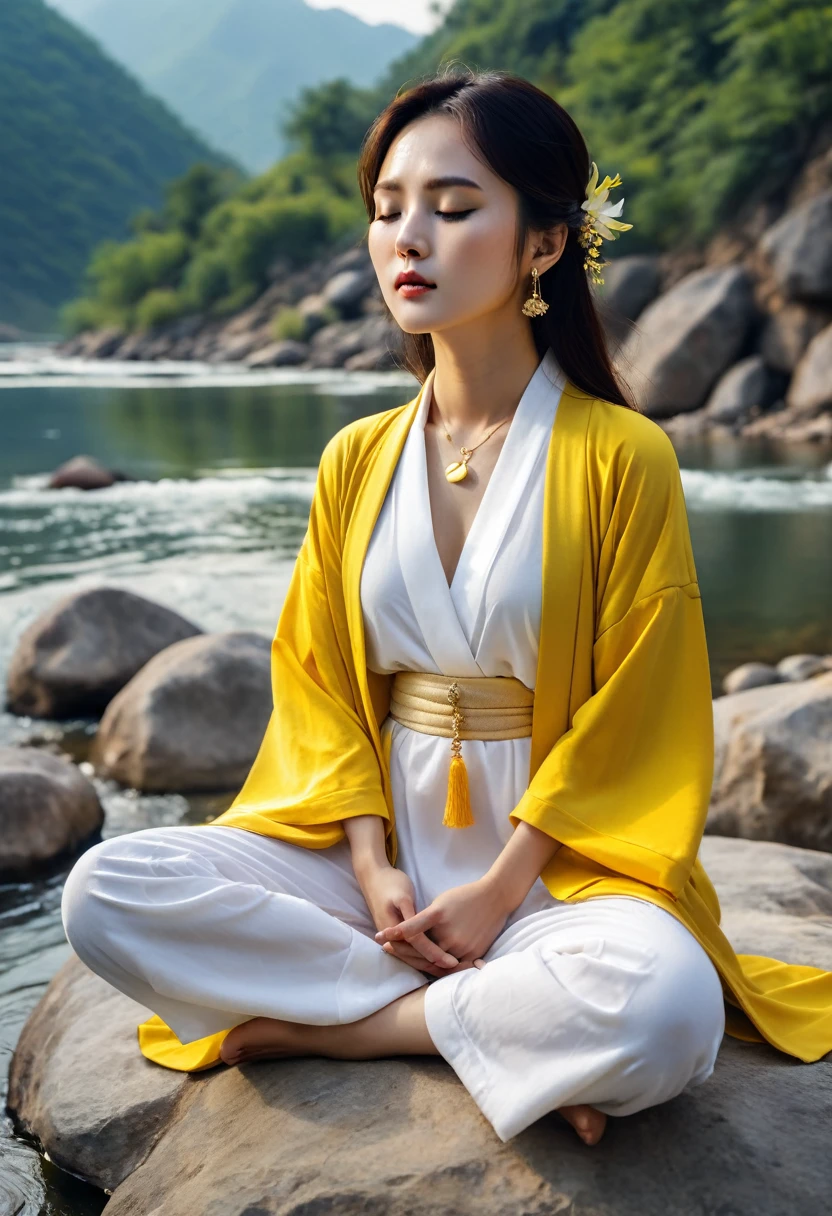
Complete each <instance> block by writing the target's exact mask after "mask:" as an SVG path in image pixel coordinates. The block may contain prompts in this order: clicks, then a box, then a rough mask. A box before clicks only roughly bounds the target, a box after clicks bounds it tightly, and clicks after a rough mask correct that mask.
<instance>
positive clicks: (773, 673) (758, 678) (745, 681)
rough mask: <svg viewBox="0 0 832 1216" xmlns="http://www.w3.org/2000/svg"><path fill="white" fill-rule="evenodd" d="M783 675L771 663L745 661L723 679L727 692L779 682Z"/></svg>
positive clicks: (723, 689)
mask: <svg viewBox="0 0 832 1216" xmlns="http://www.w3.org/2000/svg"><path fill="white" fill-rule="evenodd" d="M783 678H784V677H783V676H782V675H781V674H780V672H779V671H778V670H777V668H776V667H773V666H772V665H771V663H743V664H742V665H741V666H740V667H735V668H734V669H733V671H729V672H728V675H727V676H726V677H725V679H724V680H723V681H722V691H723V692H726V693H732V692H745V690H746V689H747V688H763V687H764V686H765V685H766V684H779V683H780V682H781V681H782V680H783Z"/></svg>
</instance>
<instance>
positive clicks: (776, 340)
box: [760, 303, 832, 372]
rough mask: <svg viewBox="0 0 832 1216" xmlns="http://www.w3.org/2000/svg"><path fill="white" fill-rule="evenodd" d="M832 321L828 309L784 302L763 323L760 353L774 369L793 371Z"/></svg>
mask: <svg viewBox="0 0 832 1216" xmlns="http://www.w3.org/2000/svg"><path fill="white" fill-rule="evenodd" d="M830 321H832V316H830V314H829V312H828V311H825V310H821V309H818V308H810V307H809V306H808V305H806V304H795V303H791V304H784V305H783V307H782V308H780V309H779V310H778V311H777V312H776V313H774V314H773V315H772V316H770V317H769V318H768V320H767V321H766V323H765V325H764V326H763V331H762V334H761V335H760V354H761V355H762V356H763V358H764V359H765V361H766V363H767V365H768V366H769V367H770V368H772V369H773V370H774V371H779V372H793V371H794V369H795V368H796V367H797V364H798V362H799V361H800V356H801V355H802V354H803V352H804V351H805V349H806V347H807V346H808V345H809V343H810V342H811V341H812V339H813V338H814V337H815V336H816V335H817V334H819V333H820V331H821V330H822V329H825V328H826V326H827V325H829V323H830Z"/></svg>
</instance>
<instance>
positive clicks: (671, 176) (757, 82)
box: [70, 0, 832, 328]
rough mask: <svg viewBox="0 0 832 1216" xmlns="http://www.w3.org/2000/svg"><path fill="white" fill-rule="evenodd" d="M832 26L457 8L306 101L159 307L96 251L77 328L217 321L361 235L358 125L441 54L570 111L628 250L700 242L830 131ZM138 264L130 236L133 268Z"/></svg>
mask: <svg viewBox="0 0 832 1216" xmlns="http://www.w3.org/2000/svg"><path fill="white" fill-rule="evenodd" d="M831 19H832V6H830V4H829V3H828V2H824V0H729V2H728V3H726V2H725V0H698V3H697V4H696V5H691V4H689V3H682V0H457V3H456V5H455V6H454V8H453V9H452V10H451V11H450V13H449V14H448V16H447V17H446V19H445V21H444V23H443V24H442V26H441V27H440V28H439V29H438V30H437V31H436V32H435V33H433V34H432V35H430V36H429V37H427V38H425V39H423V40H422V41H421V42H420V43H419V45H418V46H417V47H416V48H415V49H414V50H413V51H412V52H410V53H408V54H407V55H406V56H405V57H404V58H402V59H400V60H398V61H397V62H396V63H394V64H393V66H392V67H391V68H390V70H389V72H388V73H387V75H386V77H384V78H383V80H382V83H381V84H380V85H378V86H377V87H375V88H372V89H366V90H361V89H357V88H355V87H354V86H352V85H350V84H348V83H347V82H344V81H342V82H335V83H332V84H328V85H325V86H321V87H319V88H316V89H312V90H307V91H305V92H304V93H303V95H302V96H301V99H300V101H299V102H298V104H297V105H296V106H295V109H294V113H293V117H292V120H291V122H290V123H289V126H288V133H289V135H290V136H291V137H292V138H293V140H294V143H295V146H296V151H295V152H294V153H293V154H292V156H291V157H289V158H287V159H286V160H284V161H282V162H281V163H280V164H279V165H278V166H277V167H276V168H275V169H273V170H271V171H270V172H269V173H267V174H264V175H263V176H262V177H260V178H258V179H256V181H254V182H251V183H248V184H247V185H246V186H245V187H244V188H243V190H242V191H241V192H240V193H239V194H238V195H236V196H234V197H232V198H230V199H226V200H225V201H224V202H223V203H222V204H221V206H220V207H219V208H217V210H216V211H215V212H213V213H208V214H206V215H205V217H204V221H203V222H202V223H201V225H200V229H199V231H198V232H197V233H196V234H195V235H194V236H193V237H192V238H190V253H189V255H188V258H187V260H186V261H185V262H183V263H182V264H181V266H180V267H179V268H178V269H177V270H176V272H175V273H173V274H171V273H167V274H166V277H165V278H164V279H163V280H160V281H159V282H157V283H156V284H154V285H153V286H151V287H148V288H147V289H146V290H147V292H156V291H161V292H162V294H161V295H158V294H156V295H154V296H153V297H152V299H151V300H150V302H148V301H147V300H146V299H145V296H144V295H136V294H135V291H133V290H125V287H126V286H127V285H126V282H125V278H124V275H123V272H122V269H121V262H120V261H119V259H120V258H121V259H124V258H126V257H127V256H128V255H127V251H126V250H124V251H122V252H121V253H119V254H118V256H116V254H115V251H113V250H110V251H105V252H104V253H103V254H102V255H101V256H100V257H99V258H98V259H97V261H96V263H95V265H94V267H93V276H92V283H91V292H90V295H89V297H88V298H87V299H86V300H84V301H83V302H82V304H81V305H79V306H78V307H76V308H75V309H74V310H73V312H72V315H71V318H70V320H71V323H72V327H73V328H77V327H78V326H79V325H82V324H84V325H100V324H105V323H111V322H112V323H116V324H119V325H122V326H127V327H136V326H141V325H142V324H143V323H150V322H152V321H158V320H163V319H167V318H170V317H175V316H179V315H182V314H186V313H194V312H198V313H201V314H207V315H211V314H212V313H214V314H219V315H222V314H227V313H228V312H229V311H233V310H234V309H235V308H238V307H243V306H244V305H245V304H246V303H248V302H249V301H250V300H251V299H252V298H254V296H256V294H257V293H258V291H259V290H261V289H262V288H263V287H264V286H265V283H266V281H267V276H268V265H269V261H270V260H271V259H274V258H275V257H279V256H286V257H288V258H290V259H292V258H293V259H294V260H296V261H297V260H298V259H301V260H302V259H303V258H304V257H311V256H315V255H316V254H317V253H319V252H320V250H321V243H322V241H324V240H326V239H329V238H332V239H335V238H336V237H338V236H340V235H343V234H344V233H346V232H347V231H348V230H349V229H350V226H351V225H352V227H353V230H354V231H355V232H356V233H357V232H359V231H360V230H361V228H362V225H363V223H364V222H365V221H364V220H363V218H362V211H361V208H360V205H359V202H358V196H357V191H356V187H355V172H354V162H355V155H356V152H357V151H358V148H359V145H360V142H361V138H362V135H363V133H364V131H365V130H366V128H367V126H368V125H369V123H370V122H371V120H372V118H373V117H374V115H375V114H376V113H377V112H378V110H379V109H380V108H381V107H382V106H383V105H384V104H385V103H386V102H387V101H388V100H389V99H390V97H391V96H393V95H394V94H395V92H396V91H397V90H398V89H399V88H401V87H402V86H403V85H405V84H406V83H407V82H413V81H415V80H417V79H418V78H419V77H420V76H422V75H423V74H425V73H429V72H433V71H435V70H436V69H437V68H438V67H440V66H441V65H442V64H443V63H446V62H448V61H451V60H457V61H462V62H464V63H466V64H467V65H469V66H471V67H475V68H489V67H495V68H503V69H507V70H510V71H515V72H519V73H520V74H522V75H524V76H526V77H528V78H529V79H531V80H533V81H534V82H535V83H537V84H539V85H540V86H541V87H543V88H545V89H546V90H547V91H549V92H550V93H551V94H552V95H553V96H555V97H556V98H557V99H558V100H559V101H561V102H562V103H563V104H564V105H565V106H566V107H567V108H568V109H569V110H570V112H571V113H572V114H573V115H574V117H575V118H576V120H577V121H578V123H579V125H580V126H581V128H582V130H583V132H584V134H585V135H586V138H587V142H588V144H589V148H590V154H591V156H592V157H593V159H594V160H596V161H597V163H598V165H599V168H600V170H601V173H602V174H603V173H606V172H611V173H615V172H616V171H617V172H620V174H621V176H622V179H623V181H624V192H623V193H624V195H625V196H626V200H627V219H628V221H630V222H632V223H633V224H634V225H635V227H634V229H633V230H632V232H630V233H628V234H627V243H626V252H627V253H635V252H639V251H646V250H653V251H661V250H667V249H670V248H673V249H684V248H685V247H686V246H690V247H696V246H701V245H702V244H703V243H704V242H706V241H707V240H708V239H709V238H710V237H711V236H712V235H713V234H714V233H715V232H716V231H717V230H719V229H720V228H721V226H723V225H725V224H730V223H733V222H738V221H741V220H742V218H743V217H744V216H747V215H748V213H749V212H750V210H751V208H752V207H753V206H754V205H755V204H756V203H758V202H759V201H760V200H764V199H765V200H769V199H774V200H776V199H777V198H778V197H781V196H783V195H785V193H786V192H787V190H788V187H789V185H790V184H791V182H792V180H793V178H794V176H795V175H796V173H797V171H798V170H799V168H800V167H801V165H802V164H803V163H804V161H805V159H806V157H807V155H808V154H809V151H810V149H811V147H812V146H813V143H814V142H816V141H817V140H818V138H819V137H820V136H821V135H822V133H823V131H824V130H825V129H832V38H830V35H829V30H830V23H831ZM311 217H317V221H316V222H311V223H306V224H305V226H304V221H308V220H310V219H311ZM160 224H161V221H160ZM162 226H164V225H163V224H162ZM298 234H300V236H298ZM622 244H623V242H622ZM150 256H151V249H150V245H149V244H148V243H147V237H144V238H141V239H140V240H139V241H138V242H137V243H136V244H135V245H134V246H133V247H132V253H131V254H130V257H132V258H140V259H144V263H145V264H147V261H148V259H149V258H150ZM116 298H117V300H118V303H117V304H113V303H112V301H113V300H114V299H116Z"/></svg>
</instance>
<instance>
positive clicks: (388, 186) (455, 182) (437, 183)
mask: <svg viewBox="0 0 832 1216" xmlns="http://www.w3.org/2000/svg"><path fill="white" fill-rule="evenodd" d="M445 186H471V187H473V189H474V190H482V186H480V185H478V184H477V182H472V181H471V179H470V177H431V178H428V180H427V181H426V182H425V189H426V190H441V189H443V187H445ZM401 188H402V187H401V182H399V181H398V179H397V178H395V177H388V178H386V179H385V180H384V181H383V182H376V184H375V189H376V190H401Z"/></svg>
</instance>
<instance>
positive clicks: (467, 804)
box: [442, 755, 474, 828]
mask: <svg viewBox="0 0 832 1216" xmlns="http://www.w3.org/2000/svg"><path fill="white" fill-rule="evenodd" d="M473 822H474V815H473V812H472V810H471V795H470V792H469V790H468V769H467V768H466V767H465V761H464V760H463V759H462V756H460V755H453V756H451V767H450V770H449V772H448V801H447V802H446V803H445V816H444V818H443V820H442V826H443V827H446V828H470V827H471V825H472V823H473Z"/></svg>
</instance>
